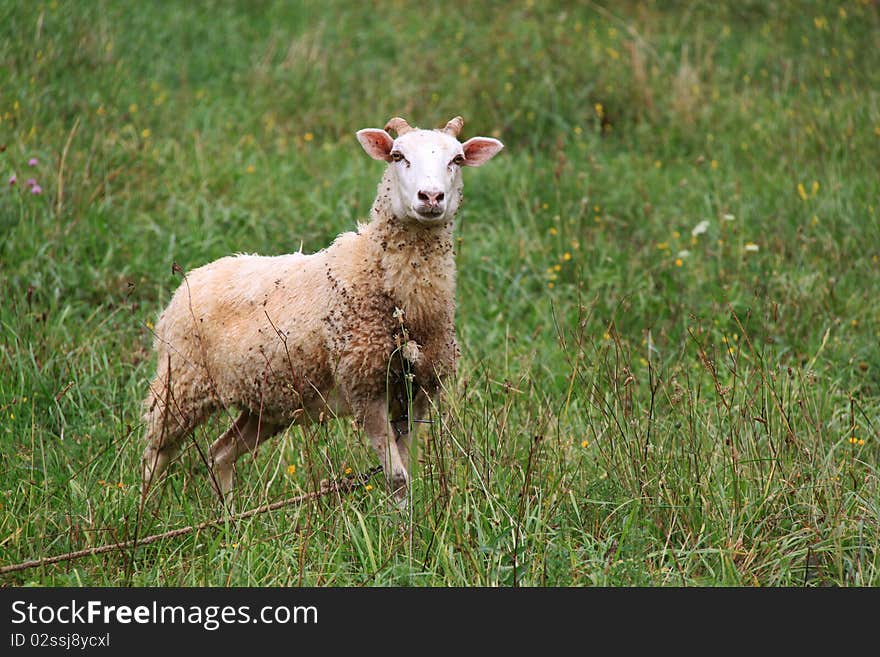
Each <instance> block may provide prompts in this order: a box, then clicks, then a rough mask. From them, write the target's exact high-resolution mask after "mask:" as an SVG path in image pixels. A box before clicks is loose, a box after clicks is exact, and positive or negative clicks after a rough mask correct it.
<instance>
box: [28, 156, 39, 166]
mask: <svg viewBox="0 0 880 657" xmlns="http://www.w3.org/2000/svg"><path fill="white" fill-rule="evenodd" d="M37 164H39V160H37V158H35V157H32V158H31V159H29V160H28V166H29V167H35V166H37Z"/></svg>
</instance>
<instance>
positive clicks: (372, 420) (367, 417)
mask: <svg viewBox="0 0 880 657" xmlns="http://www.w3.org/2000/svg"><path fill="white" fill-rule="evenodd" d="M363 422H364V431H365V432H366V434H367V437H369V439H370V443H371V444H372V445H373V449H374V450H376V454H378V455H379V459H380V460H381V461H382V468H383V469H384V471H385V482H386V484H387V485H388V490H389V491H390V492H391V494H392V495H393V496H394V499H395V500H397V504H398V506H401V507H405V506H406V493H407V482H408V481H409V473H408V472H407V469H406V465H405V464H404V463H403V461H402V460H401V458H400V451H399V449H398V442H397V438H396V435H395V431H394V427H393V426H391V422H390V419H389V417H388V406H387V404H386V403H385V400H384V399H380V400H378V401H373V402H370V403H369V404H367V406H366V409H365V411H364V418H363ZM406 451H407V454H408V453H409V451H408V449H407V450H406Z"/></svg>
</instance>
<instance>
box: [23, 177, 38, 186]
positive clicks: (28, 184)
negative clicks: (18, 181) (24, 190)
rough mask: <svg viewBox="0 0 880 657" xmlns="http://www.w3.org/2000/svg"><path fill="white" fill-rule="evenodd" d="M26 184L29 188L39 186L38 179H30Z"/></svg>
mask: <svg viewBox="0 0 880 657" xmlns="http://www.w3.org/2000/svg"><path fill="white" fill-rule="evenodd" d="M25 184H26V185H27V186H28V187H33V186H34V185H36V184H37V179H36V178H28V179H27V183H25Z"/></svg>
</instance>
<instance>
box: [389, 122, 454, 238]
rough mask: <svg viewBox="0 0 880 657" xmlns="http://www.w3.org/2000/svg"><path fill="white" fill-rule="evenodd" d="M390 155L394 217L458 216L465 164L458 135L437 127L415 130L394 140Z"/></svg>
mask: <svg viewBox="0 0 880 657" xmlns="http://www.w3.org/2000/svg"><path fill="white" fill-rule="evenodd" d="M389 156H390V158H391V163H390V165H389V166H390V167H391V178H392V180H393V181H394V182H395V184H394V186H392V188H391V192H392V193H391V207H392V209H393V210H394V216H395V217H400V218H402V217H408V218H410V219H415V220H417V221H419V222H421V223H435V222H437V223H440V222H445V221H448V220H450V219H452V217H454V216H455V213H456V211H457V210H458V205H459V203H460V202H461V167H462V166H463V165H464V151H463V150H462V148H461V144H460V143H459V141H458V139H456V138H455V137H452V136H450V135H447V134H445V133H442V132H437V131H434V130H413V131H412V132H408V133H406V134H405V135H401V136H400V137H398V138H397V139H395V140H394V145H393V146H392V147H391V152H390V154H389Z"/></svg>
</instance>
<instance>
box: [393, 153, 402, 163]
mask: <svg viewBox="0 0 880 657" xmlns="http://www.w3.org/2000/svg"><path fill="white" fill-rule="evenodd" d="M402 160H403V153H401V152H400V151H394V152H393V153H391V161H392V162H400V161H402Z"/></svg>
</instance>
